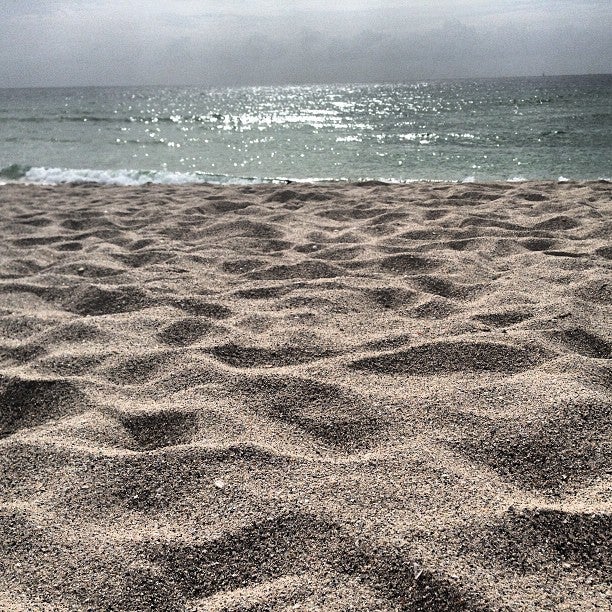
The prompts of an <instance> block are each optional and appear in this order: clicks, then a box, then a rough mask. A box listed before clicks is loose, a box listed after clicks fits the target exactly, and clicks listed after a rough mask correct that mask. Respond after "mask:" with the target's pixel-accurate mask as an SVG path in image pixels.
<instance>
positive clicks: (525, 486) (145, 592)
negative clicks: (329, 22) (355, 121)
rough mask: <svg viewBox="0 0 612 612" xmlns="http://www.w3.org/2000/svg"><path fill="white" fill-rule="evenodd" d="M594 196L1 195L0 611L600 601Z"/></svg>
mask: <svg viewBox="0 0 612 612" xmlns="http://www.w3.org/2000/svg"><path fill="white" fill-rule="evenodd" d="M611 196H612V186H611V185H610V183H605V182H590V183H552V182H539V183H533V182H525V183H490V184H436V183H415V184H409V185H386V184H382V183H372V182H370V183H362V184H342V183H341V184H318V185H313V184H288V185H257V186H210V185H199V186H181V187H175V186H169V185H157V186H153V185H151V186H143V187H133V188H131V187H102V186H95V185H62V186H55V187H45V186H27V185H16V184H9V185H5V186H2V187H0V206H1V211H2V217H1V221H0V223H1V228H2V234H1V236H2V244H1V246H0V368H1V369H0V463H1V468H0V474H1V479H0V504H1V505H0V534H1V537H0V609H1V610H11V611H12V610H24V611H25V610H28V611H31V610H54V611H55V610H87V609H91V610H122V611H123V610H206V611H212V610H216V611H220V610H225V611H230V610H368V611H372V610H431V611H438V610H442V611H444V610H449V611H450V610H452V611H456V610H483V611H484V610H513V611H515V610H540V609H555V610H572V611H573V610H598V609H599V610H603V609H609V608H608V606H610V602H611V596H612V590H611V589H612V587H611V584H610V576H611V551H612V546H611V544H612V542H611V534H612V520H611V513H610V510H611V501H612V495H611V489H610V479H611V473H612V469H611V461H610V398H611V394H610V387H611V384H612V373H611V369H610V357H611V352H612V331H611V326H610V321H611V320H612V307H611V304H612V283H611V279H610V259H611V258H612V245H611V243H610V235H612V231H611V218H612V217H611V214H610V213H611V209H612V197H611Z"/></svg>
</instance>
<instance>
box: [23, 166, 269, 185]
mask: <svg viewBox="0 0 612 612" xmlns="http://www.w3.org/2000/svg"><path fill="white" fill-rule="evenodd" d="M22 182H24V183H36V184H43V185H59V184H61V183H97V184H99V185H122V186H136V185H145V184H147V183H155V184H165V185H188V184H193V183H219V184H239V185H243V184H250V183H263V182H269V181H266V180H265V179H257V178H241V177H232V176H226V175H216V174H206V173H204V172H168V171H149V172H145V171H140V170H91V169H88V168H44V167H36V168H30V169H29V170H28V171H27V172H26V173H25V175H24V177H23V179H22Z"/></svg>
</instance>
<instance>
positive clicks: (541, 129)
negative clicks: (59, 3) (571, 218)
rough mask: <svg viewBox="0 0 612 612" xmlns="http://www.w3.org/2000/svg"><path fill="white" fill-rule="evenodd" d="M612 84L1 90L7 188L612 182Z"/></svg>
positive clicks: (1, 157)
mask: <svg viewBox="0 0 612 612" xmlns="http://www.w3.org/2000/svg"><path fill="white" fill-rule="evenodd" d="M611 176H612V75H590V76H571V77H538V78H512V79H479V80H453V81H419V82H413V83H403V84H381V85H371V84H365V85H304V86H291V87H248V88H234V89H205V88H200V87H113V88H102V87H100V88H98V87H88V88H70V89H61V88H49V89H0V181H2V182H8V181H23V182H30V183H52V184H53V183H61V182H73V181H76V182H79V181H93V182H98V183H104V184H126V185H129V184H142V183H147V182H160V183H195V182H217V183H249V182H268V181H279V180H298V181H299V180H350V181H356V180H368V179H378V180H386V181H416V180H428V181H463V180H468V181H470V180H474V181H491V180H523V179H525V180H526V179H554V180H558V179H559V178H560V177H565V178H567V179H577V180H578V179H601V178H605V179H609V178H610V177H611Z"/></svg>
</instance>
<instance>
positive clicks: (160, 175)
mask: <svg viewBox="0 0 612 612" xmlns="http://www.w3.org/2000/svg"><path fill="white" fill-rule="evenodd" d="M488 180H502V181H503V179H485V178H477V177H476V176H474V175H469V176H465V177H464V178H463V179H460V180H457V179H438V178H435V179H432V178H394V177H382V178H381V177H352V178H349V177H344V178H332V177H326V178H321V177H308V178H288V177H273V178H269V177H253V176H250V177H249V176H232V175H229V174H213V173H209V172H171V171H168V170H128V169H115V170H103V169H98V170H96V169H90V168H49V167H43V166H26V165H22V164H12V165H10V166H7V167H5V168H0V185H3V184H6V182H11V183H28V184H39V185H61V184H64V183H97V184H99V185H120V186H128V187H129V186H138V185H146V184H151V183H152V184H160V185H193V184H205V183H209V184H217V185H253V184H260V183H267V184H280V183H348V182H356V183H360V182H369V181H376V182H382V183H390V184H394V183H400V184H407V183H418V182H423V183H475V182H487V181H488ZM528 180H555V179H531V178H529V179H528V178H525V177H523V176H514V177H509V178H507V179H506V182H508V183H522V182H525V181H528ZM556 180H557V182H559V183H566V182H570V181H572V180H574V179H570V178H567V177H565V176H559V177H558V179H556ZM599 180H600V181H605V182H610V178H609V177H600V178H599Z"/></svg>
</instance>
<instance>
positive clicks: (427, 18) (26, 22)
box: [0, 0, 612, 86]
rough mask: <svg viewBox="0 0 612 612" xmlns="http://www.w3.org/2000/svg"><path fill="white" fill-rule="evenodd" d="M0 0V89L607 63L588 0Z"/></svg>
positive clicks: (573, 68)
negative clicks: (336, 0) (0, 2)
mask: <svg viewBox="0 0 612 612" xmlns="http://www.w3.org/2000/svg"><path fill="white" fill-rule="evenodd" d="M5 2H8V4H5V6H4V9H3V11H4V15H0V17H3V18H2V19H0V86H1V85H4V86H28V85H117V84H149V83H151V84H198V85H205V86H225V85H242V84H245V85H250V84H277V83H302V82H330V81H332V82H350V81H353V82H354V81H360V82H364V81H370V82H372V81H400V80H409V79H412V78H447V77H476V76H496V75H497V76H504V75H521V74H539V73H541V72H547V73H548V74H554V73H582V72H609V71H610V68H611V66H612V43H611V42H610V37H609V31H610V29H611V26H612V23H611V18H610V16H609V12H608V11H607V10H606V7H607V6H608V5H607V2H602V1H599V0H583V1H577V2H576V1H574V2H569V0H557V1H552V0H547V1H540V2H533V1H530V2H526V1H521V0H515V1H514V2H511V1H510V0H495V1H488V2H485V1H484V0H463V1H462V2H461V1H454V2H450V0H443V1H441V2H438V3H435V6H433V7H432V6H431V3H426V2H422V1H416V0H408V1H406V2H394V1H375V0H353V1H347V2H343V3H342V4H341V7H340V8H337V5H334V4H332V3H330V2H328V1H327V0H326V1H323V0H310V1H308V2H306V1H304V0H292V1H287V2H282V3H281V2H277V1H272V0H251V1H246V0H229V1H228V0H224V1H223V2H221V1H220V0H209V1H207V2H201V1H198V2H195V1H193V0H171V1H168V2H165V3H158V2H156V1H153V0H133V2H131V3H126V2H119V1H118V0H114V1H106V2H101V0H73V1H72V2H66V1H64V0H57V1H48V2H42V1H37V0H21V1H20V2H16V1H15V0H5ZM41 13H44V16H43V15H42V14H41Z"/></svg>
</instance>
